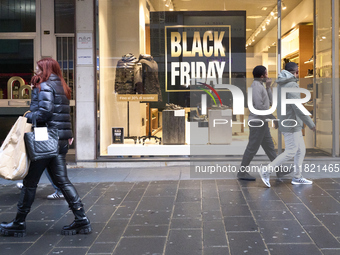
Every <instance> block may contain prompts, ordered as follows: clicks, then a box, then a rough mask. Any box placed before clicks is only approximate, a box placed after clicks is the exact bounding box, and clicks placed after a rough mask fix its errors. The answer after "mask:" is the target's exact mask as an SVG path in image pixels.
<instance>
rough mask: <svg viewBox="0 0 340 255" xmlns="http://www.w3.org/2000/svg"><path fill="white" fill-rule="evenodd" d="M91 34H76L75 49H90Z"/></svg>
mask: <svg viewBox="0 0 340 255" xmlns="http://www.w3.org/2000/svg"><path fill="white" fill-rule="evenodd" d="M92 41H93V40H92V33H77V48H78V49H92V48H93V43H92Z"/></svg>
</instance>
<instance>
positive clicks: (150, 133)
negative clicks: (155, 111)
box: [141, 104, 162, 145]
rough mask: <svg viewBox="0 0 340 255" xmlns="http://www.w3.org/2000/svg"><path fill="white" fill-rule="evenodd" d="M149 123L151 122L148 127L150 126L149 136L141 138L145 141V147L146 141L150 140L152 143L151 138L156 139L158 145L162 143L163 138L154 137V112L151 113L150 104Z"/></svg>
mask: <svg viewBox="0 0 340 255" xmlns="http://www.w3.org/2000/svg"><path fill="white" fill-rule="evenodd" d="M148 122H149V123H148V125H149V132H148V135H146V136H142V137H141V139H142V140H143V145H144V144H145V140H146V139H149V141H150V139H151V138H154V139H155V141H158V143H159V144H160V143H161V141H162V138H160V137H158V136H155V135H152V111H151V107H150V104H149V121H148Z"/></svg>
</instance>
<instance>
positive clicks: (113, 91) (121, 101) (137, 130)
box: [97, 0, 331, 157]
mask: <svg viewBox="0 0 340 255" xmlns="http://www.w3.org/2000/svg"><path fill="white" fill-rule="evenodd" d="M282 2H283V3H282V10H281V15H282V54H281V59H280V61H279V60H278V59H277V56H278V54H277V47H276V43H277V5H276V3H277V1H274V0H267V1H261V5H259V3H258V2H255V1H250V2H247V4H245V3H244V1H232V0H217V1H204V0H195V4H193V1H191V0H186V1H184V0H166V1H163V0H148V1H145V0H136V1H106V0H99V1H98V2H97V4H98V23H97V25H98V26H97V37H98V39H97V42H98V43H97V56H98V59H99V68H98V88H99V89H98V91H99V93H98V100H99V104H98V109H99V111H98V123H99V127H100V135H99V137H100V141H99V151H100V155H101V156H116V157H124V156H165V155H166V156H188V155H242V154H243V152H244V149H245V147H246V145H247V141H248V132H249V129H248V127H247V125H245V126H243V125H241V124H237V125H233V126H232V127H230V126H228V127H225V128H223V130H220V131H216V132H220V133H218V134H219V135H220V136H219V138H218V137H216V132H215V131H211V123H209V113H210V118H212V116H214V114H215V115H216V114H217V115H216V116H220V117H221V116H223V118H224V119H226V120H229V122H230V121H231V120H232V121H234V122H235V123H243V121H244V120H245V119H247V114H249V110H248V108H246V107H245V109H244V110H245V114H244V116H243V115H237V114H236V115H233V111H232V110H233V109H232V103H231V100H230V97H231V96H230V95H229V96H224V103H223V106H221V105H220V104H218V103H216V104H215V105H216V106H215V107H214V104H213V103H211V102H210V103H211V104H209V105H208V108H207V112H206V114H205V115H204V114H202V112H201V110H202V109H201V108H200V107H195V105H194V104H192V103H190V102H187V101H190V99H192V98H190V99H189V100H188V96H187V95H188V93H187V94H185V92H181V91H180V92H178V91H176V92H175V91H171V90H170V89H168V87H165V88H164V86H165V84H164V81H165V80H166V81H170V78H169V77H167V76H170V75H171V72H169V70H167V68H169V67H168V65H167V63H165V64H164V63H163V62H162V61H163V60H161V58H159V52H158V51H157V50H158V48H159V47H160V46H159V45H164V44H165V45H166V42H167V37H166V29H165V32H164V29H163V30H161V29H159V31H157V33H158V34H157V35H155V32H154V31H155V27H157V25H159V24H162V25H163V26H166V25H167V24H172V25H173V24H174V21H173V20H171V19H173V18H172V17H173V16H171V15H168V13H169V12H178V13H183V14H184V16H185V13H189V12H209V11H212V12H214V11H215V12H221V11H222V12H223V11H235V12H237V11H245V26H244V30H245V31H244V35H245V39H244V52H242V51H241V52H239V55H237V52H236V54H235V55H232V54H231V55H232V56H233V60H234V61H235V59H237V58H244V59H245V66H244V69H242V70H236V69H235V68H234V69H233V70H232V68H231V67H230V68H229V70H228V67H227V68H226V70H227V74H226V75H225V74H223V78H226V80H227V82H230V84H238V83H243V84H244V85H245V86H244V88H242V91H246V90H247V87H249V86H250V85H251V83H252V81H253V78H252V70H253V68H254V67H255V66H257V65H264V66H266V67H267V69H268V74H269V77H270V78H272V80H273V81H275V79H276V77H277V65H278V63H280V65H281V68H283V67H284V64H285V63H286V62H296V63H298V65H299V70H300V87H302V88H305V89H308V90H309V91H310V92H311V95H312V98H311V100H310V101H309V102H307V103H306V104H305V105H304V106H305V107H306V108H307V109H308V111H310V112H311V114H312V116H311V117H312V118H313V119H314V120H316V119H320V118H321V119H325V118H326V119H327V121H328V122H327V123H326V124H321V125H322V126H318V128H319V129H321V130H322V132H319V133H317V134H316V136H315V135H314V133H313V132H312V131H310V130H309V129H308V128H307V129H304V131H303V134H304V138H305V144H306V147H307V148H308V149H309V148H316V147H319V148H321V149H322V150H323V151H326V152H327V150H329V148H330V149H331V142H329V141H330V140H329V139H331V133H330V126H331V125H330V124H331V119H330V117H329V116H330V115H329V114H330V113H329V114H328V113H326V112H327V109H330V108H329V104H330V100H329V96H330V94H329V89H330V88H331V85H330V84H328V85H324V86H321V85H320V84H321V83H323V84H325V78H327V77H331V73H329V69H327V68H329V65H330V63H331V56H330V45H329V43H328V41H329V40H326V38H327V36H329V34H327V33H330V30H331V28H330V25H329V26H327V24H325V23H326V22H327V21H326V20H321V19H320V20H316V21H315V22H316V23H313V0H284V1H282ZM316 2H317V5H318V4H319V5H321V1H316ZM329 10H330V6H325V5H323V8H321V9H318V10H317V12H320V14H321V12H324V13H323V15H318V17H327V15H326V13H327V11H329ZM162 13H163V14H164V15H163V16H162V15H158V14H162ZM156 14H157V15H158V16H162V17H164V18H163V20H162V17H158V16H157V15H156ZM127 16H128V17H129V18H128V19H127V18H126V17H127ZM156 17H157V18H158V20H157V21H156V23H155V18H156ZM328 17H329V15H328ZM183 19H185V18H183ZM222 23H223V22H220V23H218V22H217V21H216V22H215V23H213V24H214V25H217V26H218V25H223V24H222ZM164 24H165V25H164ZM207 24H208V25H211V24H212V23H207V22H206V23H205V25H207ZM314 26H317V27H324V26H326V27H328V31H326V29H323V30H317V33H316V40H315V44H314V38H313V33H314V29H315V28H314ZM170 27H171V26H170ZM168 29H169V28H168ZM320 31H321V32H320ZM319 38H320V39H321V40H318V39H319ZM328 38H329V37H328ZM188 40H189V39H188ZM164 41H166V42H164ZM314 45H315V47H314ZM165 47H167V46H165ZM189 50H190V49H189ZM226 52H227V51H226ZM153 55H154V56H153ZM163 55H164V54H163ZM165 55H166V56H168V57H169V56H170V54H165ZM197 55H198V54H197ZM171 56H172V55H171ZM166 58H167V57H165V59H166ZM169 58H170V57H169ZM184 59H185V58H184V57H183V59H181V61H184ZM230 66H231V65H230ZM314 69H316V70H314ZM157 70H158V72H157ZM174 70H175V69H174ZM174 70H172V71H174ZM181 70H182V69H181ZM182 71H183V70H182ZM148 72H149V74H150V75H149V76H148ZM155 72H157V75H155ZM129 75H130V76H129ZM156 76H157V77H156ZM318 78H323V79H322V80H321V79H320V81H319V84H317V85H313V84H315V80H314V79H318ZM181 82H182V81H181ZM326 83H327V82H326ZM150 84H151V85H152V86H150ZM181 85H184V84H181ZM147 86H149V88H147ZM274 86H275V85H274ZM150 87H152V88H150ZM182 87H184V86H182ZM187 89H188V86H187ZM190 89H191V88H189V91H190ZM183 91H186V90H185V88H183ZM219 91H220V90H218V89H217V92H219ZM208 92H210V93H211V94H214V93H213V91H212V90H209V89H208ZM214 97H215V99H216V100H217V98H216V96H215V95H212V96H209V95H208V98H209V99H208V101H209V100H210V101H211V100H214ZM327 98H328V100H327ZM214 101H215V100H214ZM216 107H217V108H218V109H219V110H220V112H217V111H212V110H217V109H215V108H216ZM316 109H317V110H316ZM221 114H222V115H221ZM327 114H328V115H327ZM323 123H324V122H323ZM209 127H210V128H209ZM221 134H223V135H222V136H221ZM271 134H272V137H273V141H274V144H275V146H276V148H277V146H278V132H277V130H275V129H274V128H272V129H271ZM283 148H284V143H283ZM258 155H265V154H264V151H263V150H262V149H260V151H259V153H258Z"/></svg>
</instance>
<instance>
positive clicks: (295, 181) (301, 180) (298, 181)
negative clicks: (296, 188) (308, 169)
mask: <svg viewBox="0 0 340 255" xmlns="http://www.w3.org/2000/svg"><path fill="white" fill-rule="evenodd" d="M292 184H313V181H311V180H307V179H306V178H303V177H301V178H293V179H292Z"/></svg>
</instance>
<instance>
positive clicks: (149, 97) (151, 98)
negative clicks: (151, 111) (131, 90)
mask: <svg viewBox="0 0 340 255" xmlns="http://www.w3.org/2000/svg"><path fill="white" fill-rule="evenodd" d="M117 101H144V102H158V94H133V95H132V94H117Z"/></svg>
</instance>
